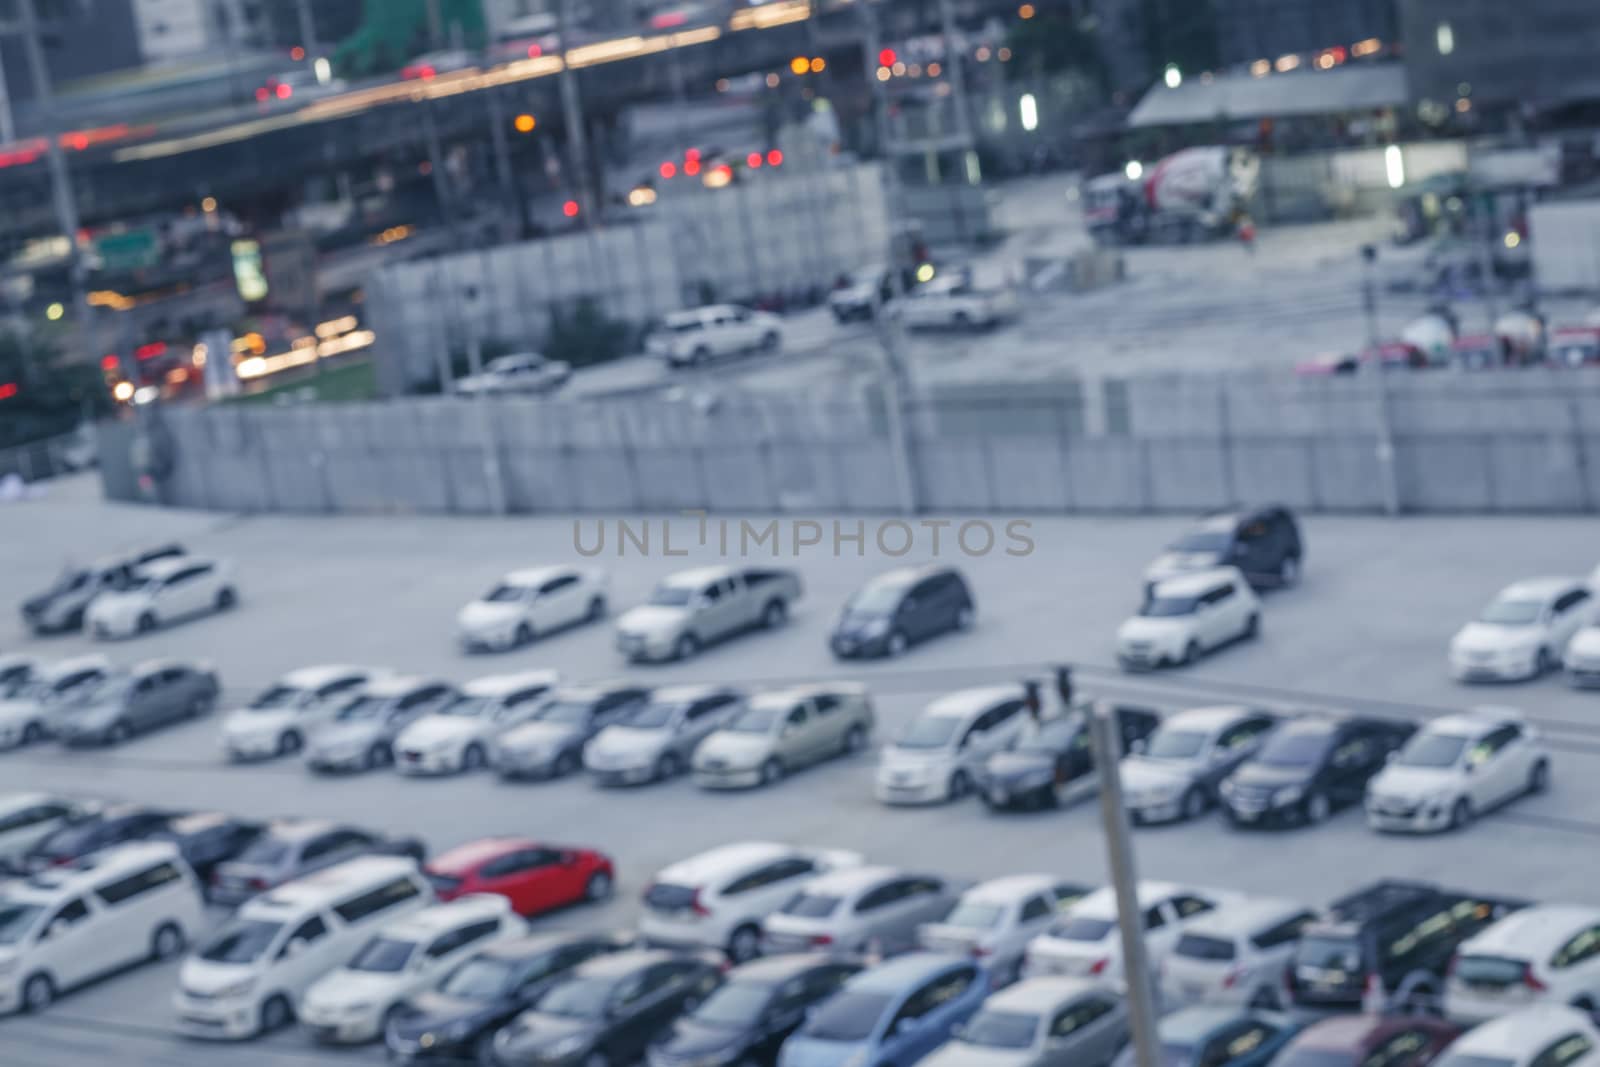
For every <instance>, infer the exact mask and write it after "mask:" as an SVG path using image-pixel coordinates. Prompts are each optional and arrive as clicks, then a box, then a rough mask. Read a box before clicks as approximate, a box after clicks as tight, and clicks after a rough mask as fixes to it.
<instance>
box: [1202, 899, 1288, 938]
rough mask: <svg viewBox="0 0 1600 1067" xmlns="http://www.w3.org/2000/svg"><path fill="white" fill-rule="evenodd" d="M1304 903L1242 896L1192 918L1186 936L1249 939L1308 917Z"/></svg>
mask: <svg viewBox="0 0 1600 1067" xmlns="http://www.w3.org/2000/svg"><path fill="white" fill-rule="evenodd" d="M1310 913H1311V909H1310V908H1308V907H1306V906H1305V905H1304V904H1298V903H1296V902H1295V901H1292V900H1285V899H1282V898H1279V897H1239V898H1238V899H1237V900H1228V901H1224V902H1222V903H1220V904H1219V905H1218V906H1217V907H1215V908H1213V909H1212V910H1211V911H1208V912H1206V913H1205V914H1204V915H1200V916H1197V917H1196V918H1194V919H1192V920H1191V921H1190V923H1189V925H1188V927H1186V928H1185V932H1186V933H1196V934H1214V935H1220V936H1224V937H1248V936H1250V935H1251V934H1254V933H1256V932H1257V931H1259V930H1261V929H1262V928H1263V927H1266V926H1271V925H1275V924H1277V923H1280V922H1283V921H1285V920H1287V919H1289V918H1292V917H1293V916H1296V915H1307V914H1310Z"/></svg>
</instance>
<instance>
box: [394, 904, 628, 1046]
mask: <svg viewBox="0 0 1600 1067" xmlns="http://www.w3.org/2000/svg"><path fill="white" fill-rule="evenodd" d="M619 947H620V945H619V944H618V943H617V942H616V941H612V940H608V939H606V938H604V937H598V936H594V935H591V934H541V935H539V936H536V937H525V938H517V939H515V940H512V941H501V942H498V943H496V944H494V945H491V946H489V947H488V948H486V949H484V950H483V951H482V952H479V953H478V954H477V955H476V956H473V957H472V958H471V959H469V960H467V961H466V962H464V963H462V964H461V965H460V966H459V967H456V968H455V969H454V970H452V971H451V972H450V973H449V974H447V975H445V976H444V978H443V979H442V980H441V981H440V982H439V984H438V986H437V987H435V988H434V989H432V990H430V991H428V992H426V993H419V994H418V995H416V996H414V997H411V998H410V999H409V1000H406V1001H404V1002H403V1003H402V1004H401V1005H400V1006H399V1008H397V1009H396V1010H395V1011H394V1013H393V1014H392V1015H391V1016H390V1017H389V1026H388V1030H387V1032H386V1034H385V1035H384V1039H385V1041H386V1042H387V1044H388V1046H389V1052H390V1053H391V1054H392V1055H393V1056H395V1057H398V1058H400V1059H444V1060H458V1061H460V1062H462V1063H474V1062H476V1063H488V1062H490V1060H489V1055H490V1053H491V1051H492V1046H493V1043H494V1034H495V1031H496V1030H498V1029H500V1027H502V1026H504V1025H505V1024H506V1023H508V1022H510V1021H511V1020H512V1019H513V1018H515V1017H516V1015H517V1014H518V1013H520V1012H523V1011H526V1010H527V1009H528V1008H529V1007H530V1006H532V1005H533V1003H534V1002H535V1001H537V1000H538V999H539V997H541V996H543V995H544V992H545V990H547V989H549V988H550V987H551V986H552V985H554V984H556V983H557V982H559V981H561V979H563V978H565V977H566V975H567V974H568V972H570V971H571V970H572V969H573V968H574V967H576V966H578V965H579V964H581V963H585V962H587V961H588V960H591V959H594V958H595V957H596V956H600V955H604V954H605V953H608V952H615V951H617V949H618V948H619Z"/></svg>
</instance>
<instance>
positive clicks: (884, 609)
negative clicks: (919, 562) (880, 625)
mask: <svg viewBox="0 0 1600 1067" xmlns="http://www.w3.org/2000/svg"><path fill="white" fill-rule="evenodd" d="M905 592H906V587H905V585H904V584H903V583H901V582H871V583H868V584H867V585H866V586H865V587H864V588H863V589H862V590H861V591H860V592H859V593H857V594H856V595H855V596H853V597H851V598H850V602H849V603H848V604H847V605H845V611H846V612H848V613H849V614H851V615H888V614H889V613H890V612H892V611H894V609H895V608H897V607H898V606H899V605H900V598H901V597H903V596H905Z"/></svg>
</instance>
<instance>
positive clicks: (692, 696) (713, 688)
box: [650, 685, 735, 704]
mask: <svg viewBox="0 0 1600 1067" xmlns="http://www.w3.org/2000/svg"><path fill="white" fill-rule="evenodd" d="M732 692H735V691H734V690H732V689H729V688H728V687H727V686H725V685H666V686H662V687H661V688H660V689H656V690H654V691H652V692H651V694H650V700H651V702H652V703H655V704H687V703H689V702H690V701H691V700H701V699H704V698H705V697H709V696H716V695H717V694H718V693H732Z"/></svg>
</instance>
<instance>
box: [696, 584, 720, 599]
mask: <svg viewBox="0 0 1600 1067" xmlns="http://www.w3.org/2000/svg"><path fill="white" fill-rule="evenodd" d="M700 595H701V596H702V597H704V598H705V599H707V600H709V601H710V602H711V603H713V604H715V603H716V602H717V601H719V600H721V599H722V583H721V582H713V583H711V584H710V585H708V586H706V587H705V588H704V589H702V590H700Z"/></svg>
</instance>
